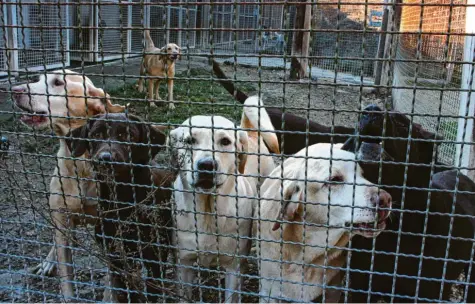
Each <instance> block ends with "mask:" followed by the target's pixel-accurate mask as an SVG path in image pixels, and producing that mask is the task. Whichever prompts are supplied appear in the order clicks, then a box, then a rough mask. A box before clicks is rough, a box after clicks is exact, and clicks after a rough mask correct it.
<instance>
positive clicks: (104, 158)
mask: <svg viewBox="0 0 475 304" xmlns="http://www.w3.org/2000/svg"><path fill="white" fill-rule="evenodd" d="M97 159H99V160H100V161H104V162H110V161H112V154H111V153H110V152H101V153H100V154H99V156H98V157H97Z"/></svg>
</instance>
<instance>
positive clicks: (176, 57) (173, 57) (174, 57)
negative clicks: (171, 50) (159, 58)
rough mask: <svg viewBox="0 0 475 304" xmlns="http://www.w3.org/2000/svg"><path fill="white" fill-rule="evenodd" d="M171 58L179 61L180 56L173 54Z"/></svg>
mask: <svg viewBox="0 0 475 304" xmlns="http://www.w3.org/2000/svg"><path fill="white" fill-rule="evenodd" d="M170 58H171V59H172V60H177V59H178V54H171V55H170Z"/></svg>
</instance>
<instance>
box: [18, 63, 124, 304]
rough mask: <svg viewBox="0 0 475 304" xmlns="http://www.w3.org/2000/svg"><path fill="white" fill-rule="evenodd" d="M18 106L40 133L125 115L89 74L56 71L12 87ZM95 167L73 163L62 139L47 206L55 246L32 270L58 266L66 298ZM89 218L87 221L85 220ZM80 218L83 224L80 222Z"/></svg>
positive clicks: (92, 211) (92, 207)
mask: <svg viewBox="0 0 475 304" xmlns="http://www.w3.org/2000/svg"><path fill="white" fill-rule="evenodd" d="M12 91H13V99H14V101H15V105H16V106H17V107H18V108H20V109H21V110H23V112H24V114H23V115H22V116H21V118H20V119H21V121H22V122H23V123H25V124H26V125H28V126H30V127H33V128H37V129H41V128H46V127H48V126H49V127H51V128H53V129H54V131H55V134H56V135H58V136H66V134H67V133H68V132H69V131H70V130H72V129H74V128H77V127H81V126H82V125H84V124H85V123H86V119H88V118H89V117H92V116H94V115H96V114H101V113H106V112H109V113H116V112H122V111H124V109H125V108H124V107H123V106H120V105H114V104H112V103H111V102H110V99H109V95H107V94H106V93H105V92H104V91H103V90H102V89H99V88H96V87H95V86H94V84H93V83H92V81H91V80H90V79H89V78H87V77H86V76H83V75H80V74H77V73H75V72H73V71H70V70H58V71H55V72H52V73H49V74H45V75H41V76H40V77H39V80H38V81H37V82H32V83H28V84H23V85H19V86H15V87H13V88H12ZM91 169H92V168H91V166H90V165H89V164H88V163H86V162H85V161H74V160H72V159H71V152H70V150H69V149H68V146H67V144H66V141H65V139H64V138H61V139H60V140H59V150H58V153H57V166H56V168H55V170H54V173H53V178H52V179H51V182H50V196H49V207H50V210H51V219H52V223H53V226H54V227H55V228H56V231H55V235H54V244H55V245H54V246H53V247H52V248H51V250H50V252H49V254H48V256H47V257H46V259H45V260H44V261H43V262H42V263H40V264H39V265H38V266H36V267H35V268H34V269H33V271H34V272H35V273H36V274H39V275H50V274H52V272H53V270H54V268H55V267H56V265H58V269H59V276H60V278H61V291H62V294H63V296H64V297H65V298H72V297H73V296H74V292H73V285H72V283H71V281H72V280H73V273H72V256H71V249H70V248H69V246H71V245H72V244H71V242H70V240H71V239H72V236H71V235H70V233H71V229H73V228H74V226H75V225H77V224H81V223H84V221H85V222H87V221H88V219H91V218H92V217H91V216H95V215H96V205H97V200H96V199H95V198H96V197H97V194H96V187H95V184H94V183H93V182H91V181H87V180H86V179H90V178H91V177H92V171H91ZM84 215H89V217H84ZM81 220H82V221H81Z"/></svg>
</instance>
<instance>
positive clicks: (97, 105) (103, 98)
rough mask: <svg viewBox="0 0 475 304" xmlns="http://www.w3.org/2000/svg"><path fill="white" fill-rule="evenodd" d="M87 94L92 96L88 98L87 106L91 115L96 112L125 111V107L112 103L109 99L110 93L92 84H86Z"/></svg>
mask: <svg viewBox="0 0 475 304" xmlns="http://www.w3.org/2000/svg"><path fill="white" fill-rule="evenodd" d="M86 94H87V96H90V97H94V98H88V100H87V108H88V110H89V113H90V115H91V116H93V115H96V114H104V113H106V112H109V113H121V112H124V111H125V107H124V106H121V105H118V104H112V103H111V101H110V95H109V94H106V93H105V92H104V90H103V89H99V88H96V87H95V86H93V85H90V84H88V86H87V93H86Z"/></svg>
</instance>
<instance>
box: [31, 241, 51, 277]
mask: <svg viewBox="0 0 475 304" xmlns="http://www.w3.org/2000/svg"><path fill="white" fill-rule="evenodd" d="M55 260H56V247H55V246H54V245H53V246H51V250H50V251H49V253H48V256H47V257H46V259H45V260H44V261H43V262H41V263H39V264H38V265H36V266H35V267H34V268H33V269H32V270H31V272H32V273H34V274H36V275H40V276H51V275H52V274H53V272H54V271H55V269H56V261H55Z"/></svg>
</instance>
